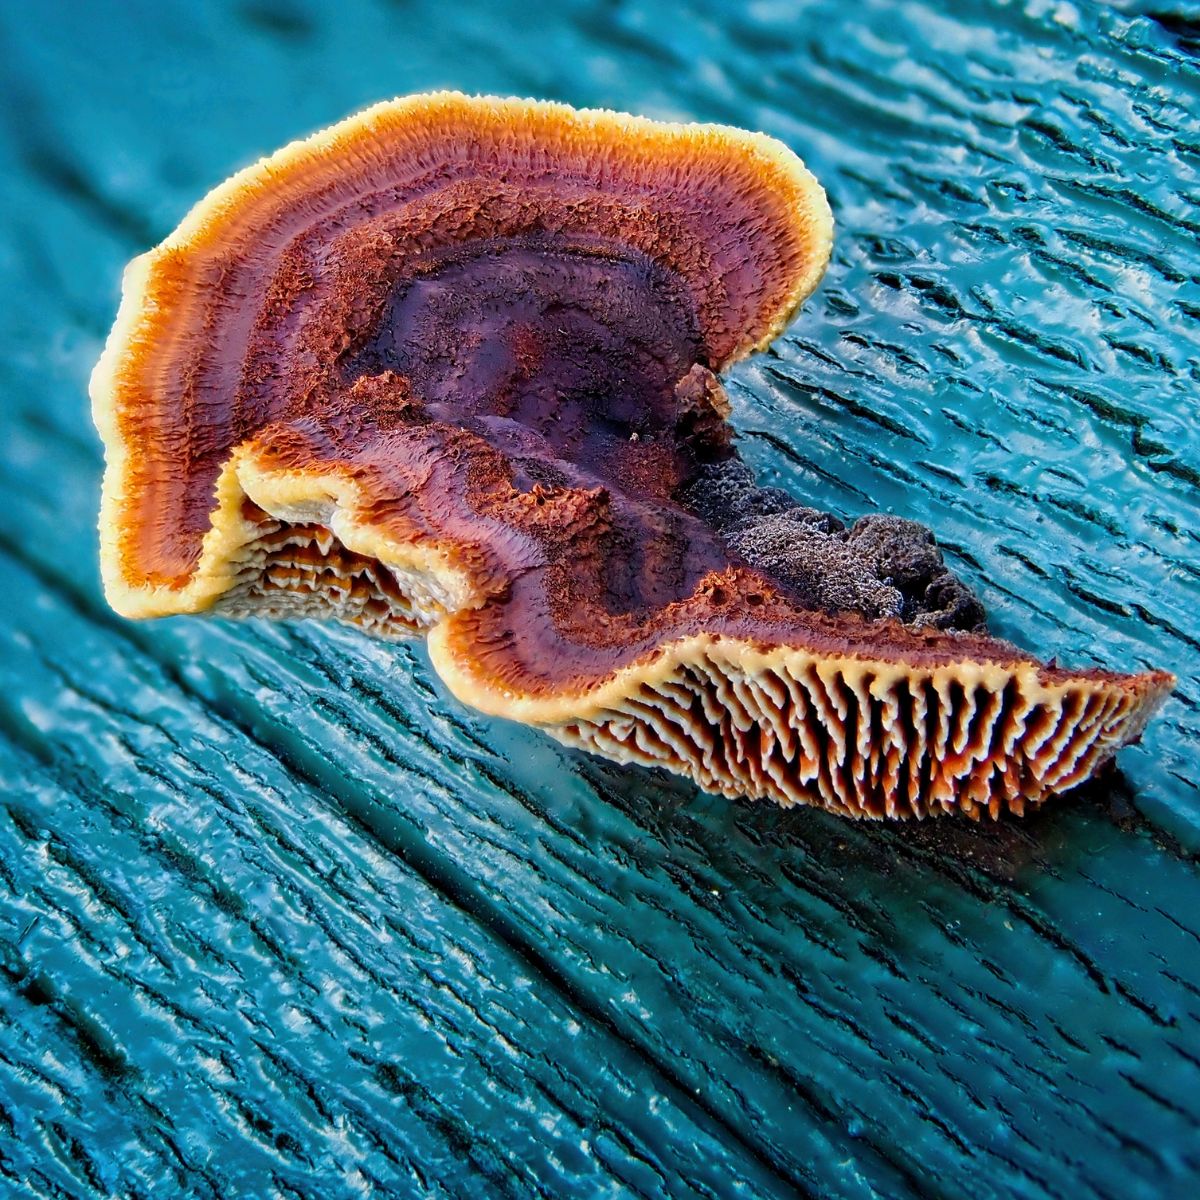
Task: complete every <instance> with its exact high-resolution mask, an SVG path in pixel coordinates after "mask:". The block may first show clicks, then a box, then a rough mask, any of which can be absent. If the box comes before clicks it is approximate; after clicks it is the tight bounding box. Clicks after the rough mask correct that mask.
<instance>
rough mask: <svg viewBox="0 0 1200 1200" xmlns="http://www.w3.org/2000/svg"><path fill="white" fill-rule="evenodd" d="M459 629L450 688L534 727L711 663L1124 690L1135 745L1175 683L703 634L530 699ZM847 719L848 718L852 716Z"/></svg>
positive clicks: (449, 665) (440, 641)
mask: <svg viewBox="0 0 1200 1200" xmlns="http://www.w3.org/2000/svg"><path fill="white" fill-rule="evenodd" d="M452 626H453V622H452V621H444V622H442V623H441V624H440V625H438V626H435V627H434V628H433V629H431V630H430V632H429V635H428V644H429V657H430V659H431V660H432V662H433V665H434V667H435V668H436V670H437V673H438V674H439V675H440V676H441V677H442V679H443V680H444V681H445V683H446V686H447V687H448V688H449V689H450V690H451V692H453V693H454V695H455V696H456V697H457V698H458V699H459V700H461V701H463V703H465V704H469V705H471V706H472V707H473V708H477V709H480V710H481V711H482V712H486V713H489V714H490V715H493V716H502V717H509V718H510V719H512V720H515V721H523V722H526V723H527V724H531V725H560V724H565V723H568V722H572V721H588V720H592V719H594V718H596V717H602V716H604V715H606V714H612V713H614V712H619V711H620V710H621V708H622V704H623V702H624V701H625V700H626V699H628V697H629V696H630V695H631V694H633V693H635V692H636V691H637V690H638V689H639V688H640V687H643V686H644V687H648V688H651V689H656V688H657V687H658V686H659V685H660V684H663V683H667V682H669V681H670V680H671V679H672V678H673V677H675V676H676V675H677V674H678V672H679V669H680V668H681V667H687V666H694V665H695V664H697V663H709V664H712V665H713V666H715V667H717V668H718V669H721V668H727V669H730V670H732V671H735V672H738V673H740V674H741V675H743V676H747V677H749V678H756V677H762V676H764V675H765V674H768V673H775V674H783V675H790V676H791V678H793V679H796V680H799V679H803V678H804V677H805V674H806V673H807V671H808V670H809V669H812V670H815V671H816V672H817V674H818V675H819V676H820V677H821V678H822V679H824V680H826V681H829V680H832V679H834V678H838V679H840V680H841V681H842V682H843V683H845V684H846V686H848V687H849V688H851V690H853V691H854V692H855V693H857V694H859V695H860V696H865V695H866V694H868V693H869V694H870V695H871V696H873V697H875V698H883V697H885V696H886V695H887V693H888V692H889V691H890V690H891V688H892V687H893V686H894V685H895V684H896V683H898V682H900V681H901V680H904V681H909V682H912V681H919V680H928V681H930V682H931V683H932V684H933V686H934V688H935V689H936V690H937V692H938V693H939V694H943V693H947V692H948V688H949V685H950V684H951V683H952V682H953V683H957V684H959V685H961V686H962V687H964V688H965V689H967V690H968V691H970V690H971V689H973V688H976V687H979V686H983V687H984V688H985V689H986V690H987V691H988V692H991V693H994V694H998V693H1000V692H1002V691H1003V690H1004V688H1005V687H1006V686H1007V684H1008V682H1009V680H1010V679H1011V680H1015V681H1016V683H1017V686H1018V688H1019V689H1020V693H1021V697H1022V701H1023V703H1025V704H1026V705H1027V707H1029V708H1032V707H1033V706H1034V705H1037V704H1043V705H1046V706H1048V707H1050V708H1057V707H1058V706H1059V705H1061V704H1062V703H1063V701H1064V700H1066V698H1067V697H1068V696H1069V695H1071V694H1076V693H1081V694H1085V695H1086V694H1096V693H1104V694H1108V695H1112V694H1113V693H1116V692H1120V693H1123V694H1124V695H1125V696H1126V697H1127V698H1128V700H1129V702H1130V704H1131V705H1132V706H1134V707H1135V708H1136V709H1137V710H1139V711H1136V712H1134V713H1133V714H1131V719H1130V721H1129V723H1128V725H1127V726H1126V727H1125V728H1123V729H1122V740H1128V739H1130V738H1132V737H1134V736H1136V734H1137V733H1139V732H1140V731H1141V729H1142V727H1143V726H1144V725H1145V722H1146V720H1147V719H1148V718H1149V716H1150V714H1151V712H1152V711H1153V709H1154V708H1155V707H1156V701H1157V700H1158V699H1159V698H1161V697H1163V696H1165V695H1166V694H1167V693H1168V692H1169V691H1170V690H1171V686H1172V685H1173V684H1174V679H1173V678H1172V677H1171V676H1169V675H1165V674H1163V673H1158V674H1156V675H1141V676H1128V677H1126V678H1124V679H1121V680H1114V679H1089V678H1087V677H1086V676H1081V677H1078V678H1073V679H1067V680H1064V681H1063V682H1062V683H1043V682H1042V680H1041V678H1040V674H1039V668H1038V664H1037V663H1036V662H1034V661H1033V660H1032V659H1030V660H1024V661H1017V662H1013V663H1009V664H1004V663H995V662H975V661H970V660H968V661H962V660H958V661H955V660H948V661H946V662H944V663H940V664H937V665H933V664H931V665H929V666H914V665H911V664H908V663H903V662H894V661H893V662H889V661H886V660H882V659H874V658H871V657H870V656H869V654H867V655H864V656H862V657H858V656H854V655H820V654H816V653H814V652H813V651H810V650H805V649H803V648H801V647H795V646H775V647H772V648H770V649H767V650H762V649H758V648H756V647H755V646H753V645H752V644H750V643H748V642H743V641H741V640H739V639H737V638H730V637H723V636H721V635H719V634H711V633H701V634H695V635H692V636H690V637H685V638H681V639H679V640H678V641H675V642H670V643H667V644H666V645H664V646H662V647H661V648H660V649H659V650H658V651H657V652H656V654H655V656H654V657H653V658H651V659H649V660H642V661H638V662H633V663H630V664H629V665H628V666H626V667H622V668H621V669H620V670H618V671H616V672H615V673H614V674H613V675H611V676H610V677H609V678H607V679H606V680H605V681H604V682H603V683H601V684H599V685H598V686H595V687H591V688H589V689H588V690H587V691H586V692H583V693H567V694H563V693H556V694H554V695H549V696H530V695H527V694H518V693H514V692H508V691H504V690H503V689H500V688H497V687H496V686H494V685H493V684H492V683H491V682H490V681H488V680H485V679H480V678H479V677H477V676H476V674H475V672H474V670H473V668H472V665H471V664H470V663H464V662H463V661H462V660H461V658H460V657H458V656H457V655H455V654H454V652H453V648H452V647H451V645H450V638H451V637H452V636H453V633H452ZM868 680H869V682H868ZM841 715H842V717H843V718H844V717H845V716H846V714H845V713H842V714H841ZM1006 749H1011V746H1010V747H1007V748H1006Z"/></svg>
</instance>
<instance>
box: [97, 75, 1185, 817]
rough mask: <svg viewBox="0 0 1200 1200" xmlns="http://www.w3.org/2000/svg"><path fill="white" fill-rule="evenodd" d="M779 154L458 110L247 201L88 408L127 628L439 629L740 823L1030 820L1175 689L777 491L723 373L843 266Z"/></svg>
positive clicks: (128, 289)
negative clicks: (825, 815) (775, 814)
mask: <svg viewBox="0 0 1200 1200" xmlns="http://www.w3.org/2000/svg"><path fill="white" fill-rule="evenodd" d="M831 233H832V221H831V217H830V212H829V208H828V205H827V203H826V200H825V196H824V193H823V191H822V190H821V188H820V186H819V184H818V183H817V182H816V180H815V179H814V178H813V177H812V176H811V175H810V174H809V173H808V171H807V170H806V169H805V168H804V166H803V165H802V164H801V163H800V161H799V160H798V159H797V158H796V157H795V156H794V155H793V154H792V153H791V152H790V151H788V150H787V149H786V148H785V147H784V146H782V145H781V144H780V143H778V142H776V141H774V140H772V139H771V138H768V137H766V136H763V135H759V134H751V133H744V132H741V131H739V130H734V129H727V128H722V127H718V126H712V125H673V124H661V123H657V122H654V121H650V120H645V119H640V118H635V117H627V116H621V115H618V114H615V113H610V112H578V111H575V110H572V109H570V108H567V107H566V106H564V105H560V104H549V103H538V102H530V101H517V100H495V99H480V98H472V97H467V96H463V95H459V94H450V93H440V94H434V95H425V96H413V97H409V98H407V99H402V100H397V101H394V102H391V103H385V104H380V105H378V106H376V107H374V108H371V109H369V110H367V111H366V112H364V113H362V114H360V115H358V116H356V117H353V118H351V119H349V120H347V121H344V122H342V123H341V124H339V125H336V126H334V127H333V128H331V129H329V130H327V131H325V132H324V133H320V134H317V135H316V136H314V137H312V138H310V139H308V140H307V141H302V142H297V143H295V144H293V145H291V146H288V147H287V148H285V149H284V150H282V151H280V152H279V153H277V154H275V155H273V156H272V157H270V158H267V159H265V160H263V161H262V162H260V163H258V164H257V165H255V166H252V167H250V168H248V169H247V170H244V171H242V172H241V173H240V174H238V175H235V176H234V177H233V178H232V179H230V180H229V181H228V182H226V183H225V184H223V185H221V186H220V187H218V188H217V189H216V190H215V191H214V192H212V193H211V194H210V195H209V196H208V197H207V198H206V199H204V200H203V201H202V202H201V203H200V204H199V205H198V206H197V207H196V208H195V209H194V210H193V211H192V212H191V213H190V214H189V215H188V216H187V218H186V219H185V220H184V222H183V224H182V225H180V227H179V228H178V229H177V230H176V231H175V233H173V234H172V235H171V236H170V237H169V238H168V239H167V240H166V241H165V242H164V243H163V244H162V245H160V246H159V247H157V248H156V249H154V250H152V251H150V252H149V253H147V254H145V255H143V256H141V257H140V258H138V259H135V260H134V262H133V263H132V264H131V265H130V266H129V268H128V270H127V272H126V275H125V281H124V296H123V300H122V304H121V309H120V313H119V315H118V318H117V322H116V325H115V327H114V329H113V331H112V334H111V336H110V338H109V341H108V344H107V347H106V349H105V351H104V355H103V357H102V359H101V361H100V362H99V364H98V365H97V367H96V371H95V374H94V376H93V379H92V399H93V404H94V413H95V419H96V422H97V425H98V427H99V429H100V431H101V434H102V436H103V438H104V442H105V445H106V450H107V471H106V475H105V483H104V496H103V505H102V514H101V546H102V564H103V572H104V581H105V586H106V590H107V594H108V597H109V600H110V601H111V603H112V605H113V606H114V607H115V608H116V609H117V610H118V611H119V612H121V613H123V614H125V615H127V616H131V617H149V616H160V615H164V614H170V613H188V612H200V611H202V610H208V611H211V612H214V613H217V614H221V615H229V616H241V615H248V614H257V615H265V616H269V617H279V618H291V617H307V616H317V617H329V618H334V619H336V620H340V621H345V622H349V623H351V624H353V625H356V626H358V627H360V628H362V629H364V630H366V631H367V632H369V633H371V634H375V635H378V636H381V637H388V638H402V637H409V636H413V635H419V634H424V635H426V636H427V637H428V641H429V651H430V656H431V659H432V661H433V665H434V667H435V669H436V670H437V671H438V673H439V674H440V675H441V676H442V678H443V679H444V680H445V682H446V683H447V685H448V686H449V688H450V689H451V691H452V692H453V693H454V694H455V695H456V696H458V697H459V698H460V699H461V700H463V701H464V702H466V703H467V704H471V705H474V706H476V707H477V708H480V709H482V710H484V711H485V712H488V713H492V714H499V715H502V716H506V717H510V718H515V719H516V720H520V721H525V722H529V723H531V724H533V725H537V726H540V727H542V728H543V729H545V730H546V731H547V732H549V733H550V734H552V735H553V736H554V737H556V738H558V739H559V740H561V741H563V742H565V743H568V744H571V745H575V746H582V747H585V748H586V749H588V750H591V751H594V752H595V753H598V754H601V755H604V756H606V757H608V758H612V759H616V760H618V761H621V762H636V763H644V764H651V765H657V766H662V767H666V768H668V769H669V770H673V771H676V772H679V773H681V774H684V775H687V776H689V777H690V778H692V779H693V780H695V781H696V782H697V783H698V784H699V785H700V786H701V787H703V788H705V789H708V790H710V791H716V792H721V793H724V794H726V795H730V796H751V797H769V798H771V799H773V800H776V801H778V802H779V803H781V804H785V805H790V804H817V805H821V806H823V807H825V808H827V809H831V810H833V811H836V812H839V813H843V814H846V815H849V816H855V817H885V816H886V817H910V816H918V817H920V816H926V815H932V814H939V813H948V812H955V811H958V812H964V813H966V814H968V815H971V816H977V815H979V814H980V813H982V812H990V813H991V814H992V815H996V814H998V813H999V812H1000V811H1002V810H1006V809H1010V810H1014V811H1017V812H1020V811H1022V810H1023V808H1024V807H1025V806H1026V805H1030V804H1036V803H1038V802H1040V801H1042V800H1043V799H1045V798H1046V797H1047V796H1048V795H1050V794H1052V793H1054V792H1058V791H1062V790H1064V789H1066V788H1069V787H1071V786H1073V785H1074V784H1077V783H1079V782H1080V781H1081V780H1083V779H1085V778H1086V777H1088V776H1089V775H1090V774H1092V773H1093V772H1094V771H1095V770H1096V769H1097V767H1099V766H1100V765H1101V764H1102V763H1103V762H1105V761H1106V760H1107V759H1109V758H1110V757H1111V756H1112V754H1113V753H1114V752H1115V750H1116V749H1117V748H1118V747H1119V746H1121V745H1122V744H1124V743H1126V742H1129V741H1131V740H1132V739H1134V738H1136V737H1137V736H1138V734H1139V733H1140V731H1141V729H1142V727H1143V725H1144V724H1145V722H1146V720H1147V718H1148V717H1149V715H1150V713H1151V711H1152V710H1153V709H1154V708H1155V707H1156V705H1157V704H1158V703H1159V702H1160V700H1161V699H1162V698H1163V697H1164V696H1165V694H1166V693H1167V691H1168V690H1169V689H1170V686H1171V684H1172V682H1173V681H1172V679H1171V677H1170V676H1169V675H1168V674H1166V673H1163V672H1150V673H1145V674H1137V675H1117V674H1111V673H1108V672H1104V671H1099V670H1081V671H1069V670H1064V669H1062V668H1059V667H1057V666H1045V665H1041V664H1039V663H1038V662H1036V661H1035V660H1034V659H1032V658H1031V657H1030V656H1029V655H1027V654H1024V653H1022V652H1021V651H1019V650H1017V649H1016V648H1015V647H1013V646H1011V645H1009V644H1007V643H1005V642H1002V641H999V640H996V639H994V638H992V637H989V636H988V635H987V634H986V632H984V631H983V628H982V620H983V614H982V611H981V609H980V607H979V604H978V602H977V601H976V599H975V598H974V596H973V595H972V594H971V593H970V591H969V590H968V589H967V588H966V587H965V586H964V585H963V584H962V583H961V582H959V581H958V580H957V579H956V578H955V577H954V576H953V575H952V574H951V573H950V572H949V571H948V570H947V569H946V567H945V564H944V563H943V561H942V557H941V554H940V552H939V551H938V550H937V547H936V545H935V543H934V541H933V538H932V536H931V535H929V534H928V532H927V531H925V530H924V529H922V528H921V527H920V526H918V525H915V524H913V523H912V522H907V521H902V520H899V519H896V518H890V517H866V518H863V519H862V520H860V521H859V522H857V523H856V524H855V525H854V526H853V527H851V528H850V529H846V528H845V527H844V526H843V525H842V524H841V522H839V521H838V520H837V519H836V518H834V517H832V516H830V515H828V514H824V513H820V512H817V511H815V510H813V509H809V508H805V507H804V506H802V505H800V504H799V503H797V501H796V500H795V499H793V498H792V497H791V496H788V495H787V494H786V493H784V492H781V491H778V490H777V489H771V488H759V487H756V486H755V485H754V481H753V478H752V476H751V474H750V472H749V470H748V469H747V468H746V467H745V465H744V464H743V463H742V461H741V459H740V458H739V456H738V454H737V451H736V449H735V447H734V444H733V440H732V430H731V428H730V425H729V423H728V420H727V418H728V416H729V405H728V402H727V400H726V397H725V393H724V390H723V388H722V386H721V383H720V380H719V378H718V373H719V372H720V371H721V370H722V369H723V368H725V367H727V366H728V365H729V364H730V363H732V362H734V361H736V360H737V359H739V358H742V357H743V356H745V355H747V354H749V353H751V352H752V351H754V350H758V349H761V348H763V347H765V346H766V345H767V344H768V343H769V342H770V341H771V340H772V339H773V338H774V337H775V336H776V335H777V334H778V333H780V331H781V330H782V329H783V328H784V326H785V325H786V324H787V323H788V321H789V320H790V319H791V317H792V316H793V314H794V313H795V312H796V310H797V308H798V307H799V305H800V303H801V302H802V301H803V300H804V299H805V297H806V296H808V295H809V293H810V292H811V291H812V290H813V288H814V287H815V286H816V284H817V281H818V280H819V278H820V276H821V274H822V273H823V271H824V269H825V265H826V262H827V260H828V257H829V251H830V242H831Z"/></svg>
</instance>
